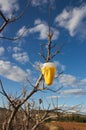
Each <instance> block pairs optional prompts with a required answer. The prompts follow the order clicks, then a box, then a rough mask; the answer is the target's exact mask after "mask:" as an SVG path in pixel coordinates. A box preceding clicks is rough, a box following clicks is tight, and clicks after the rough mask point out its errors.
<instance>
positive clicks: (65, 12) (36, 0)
mask: <svg viewBox="0 0 86 130" xmlns="http://www.w3.org/2000/svg"><path fill="white" fill-rule="evenodd" d="M26 3H27V0H26V1H25V0H22V1H21V2H20V1H19V0H12V1H10V0H3V1H2V0H0V8H1V10H2V11H3V13H4V15H5V16H6V17H7V18H11V17H13V16H14V17H15V16H18V14H19V13H20V12H21V10H22V9H23V8H24V7H25V5H26ZM50 6H51V12H50V25H51V29H52V30H55V33H54V35H53V40H52V44H57V45H61V44H64V47H63V48H62V50H61V52H60V53H59V54H58V55H57V56H56V57H55V58H54V59H53V60H52V61H53V62H54V63H55V64H56V66H57V74H58V73H59V72H61V71H63V74H62V75H61V76H60V77H59V78H58V79H55V80H54V83H53V85H52V86H51V89H53V90H55V89H58V88H59V87H61V86H63V88H62V89H61V90H60V91H59V92H58V93H53V92H51V91H47V92H45V93H42V92H40V93H39V92H38V93H37V94H35V95H34V96H33V97H32V98H34V99H35V100H36V99H39V98H40V97H42V98H43V99H45V98H46V100H48V101H49V102H51V97H52V98H53V100H54V101H55V102H57V97H59V99H58V100H59V101H58V102H59V106H61V105H62V104H66V106H73V105H77V104H81V105H82V112H85V113H86V110H85V109H84V108H85V107H86V101H85V99H86V1H85V0H77V1H76V0H63V1H61V0H50ZM48 7H49V0H43V1H41V0H33V1H32V3H31V5H30V7H29V8H28V9H27V10H26V13H25V15H24V16H23V17H22V18H21V19H19V20H17V21H16V22H14V23H10V24H9V25H7V26H6V28H5V29H4V30H3V31H2V32H1V34H0V37H3V36H5V37H9V38H16V37H19V36H21V35H22V34H23V35H22V38H20V39H19V40H16V41H11V40H5V39H2V38H1V39H0V79H1V80H2V82H3V85H4V87H5V89H6V91H7V92H9V93H10V94H11V93H12V94H14V93H16V91H17V92H20V91H22V88H24V80H25V79H26V77H28V79H29V80H30V81H31V82H32V83H33V84H34V83H35V81H36V80H37V78H38V76H39V74H40V72H39V70H38V69H37V68H38V65H40V64H41V63H44V60H43V59H42V58H41V57H40V56H39V52H40V44H43V45H46V44H47V42H48V41H47V34H48V12H49V8H48ZM14 10H15V11H14ZM13 12H15V13H14V15H13V14H12V13H13ZM1 23H2V19H1V18H0V25H1ZM0 97H1V98H2V96H1V95H0ZM0 102H1V101H0ZM44 102H45V106H47V103H46V101H44Z"/></svg>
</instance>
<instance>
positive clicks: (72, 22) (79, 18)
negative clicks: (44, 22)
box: [55, 5, 86, 36]
mask: <svg viewBox="0 0 86 130" xmlns="http://www.w3.org/2000/svg"><path fill="white" fill-rule="evenodd" d="M85 17H86V5H84V6H81V7H75V8H73V9H72V10H67V9H64V10H63V12H62V13H61V14H60V15H58V16H57V17H56V19H55V22H56V23H57V24H58V25H59V26H61V27H64V28H66V29H67V30H68V31H69V33H70V35H71V36H74V35H75V34H76V33H77V29H78V30H79V28H80V25H82V23H83V20H84V18H85Z"/></svg>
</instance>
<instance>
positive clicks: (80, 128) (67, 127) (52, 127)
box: [46, 121, 86, 130]
mask: <svg viewBox="0 0 86 130" xmlns="http://www.w3.org/2000/svg"><path fill="white" fill-rule="evenodd" d="M46 126H47V127H49V130H86V123H78V122H53V121H52V122H50V123H46Z"/></svg>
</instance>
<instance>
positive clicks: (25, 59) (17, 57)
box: [12, 52, 29, 63]
mask: <svg viewBox="0 0 86 130" xmlns="http://www.w3.org/2000/svg"><path fill="white" fill-rule="evenodd" d="M12 57H13V58H14V59H15V60H17V61H18V62H21V63H26V62H28V61H29V57H28V55H27V53H26V52H21V53H14V54H13V55H12Z"/></svg>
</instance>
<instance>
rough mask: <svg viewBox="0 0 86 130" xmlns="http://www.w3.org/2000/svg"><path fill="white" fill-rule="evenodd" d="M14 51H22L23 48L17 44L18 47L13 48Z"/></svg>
mask: <svg viewBox="0 0 86 130" xmlns="http://www.w3.org/2000/svg"><path fill="white" fill-rule="evenodd" d="M13 51H14V52H15V53H16V52H20V51H21V48H20V47H17V46H16V47H14V48H13Z"/></svg>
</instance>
